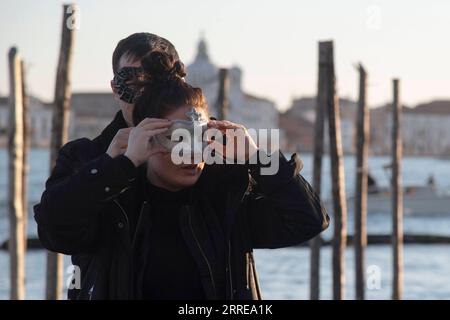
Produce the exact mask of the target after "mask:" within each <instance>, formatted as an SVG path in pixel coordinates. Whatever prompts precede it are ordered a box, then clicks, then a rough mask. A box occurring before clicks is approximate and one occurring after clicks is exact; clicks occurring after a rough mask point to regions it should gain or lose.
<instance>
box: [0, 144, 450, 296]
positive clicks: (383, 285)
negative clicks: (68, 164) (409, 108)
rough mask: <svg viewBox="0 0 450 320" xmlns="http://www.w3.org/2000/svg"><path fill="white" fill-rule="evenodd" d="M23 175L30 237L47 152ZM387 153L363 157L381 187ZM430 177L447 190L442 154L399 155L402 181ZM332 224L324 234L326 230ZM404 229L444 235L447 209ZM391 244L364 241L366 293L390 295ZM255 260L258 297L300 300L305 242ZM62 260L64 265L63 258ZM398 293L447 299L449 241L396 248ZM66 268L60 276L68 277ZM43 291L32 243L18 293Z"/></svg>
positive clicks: (0, 195)
mask: <svg viewBox="0 0 450 320" xmlns="http://www.w3.org/2000/svg"><path fill="white" fill-rule="evenodd" d="M301 158H302V159H303V161H304V164H305V166H304V169H303V171H302V174H303V175H304V176H305V178H306V179H308V180H309V179H310V178H311V175H312V157H311V155H309V154H305V155H301ZM30 160H31V161H30V167H31V168H30V175H29V189H28V190H29V209H30V213H29V214H30V219H29V229H28V234H29V235H30V236H36V224H35V223H34V220H33V218H32V205H33V204H35V203H37V202H38V201H39V197H40V195H41V193H42V190H43V187H44V183H45V180H46V178H47V176H48V166H49V165H48V164H49V154H48V151H47V150H40V149H34V150H32V151H31V155H30ZM389 160H390V159H389V157H383V156H380V157H371V158H370V160H369V167H370V171H371V174H372V175H373V176H374V177H375V178H376V179H377V181H378V183H379V184H380V185H381V186H387V185H388V183H389V181H388V174H387V173H386V172H384V170H383V165H385V164H388V163H389ZM344 165H345V174H346V189H347V194H348V195H351V194H352V193H353V184H354V172H355V169H354V167H355V160H354V157H352V156H346V157H345V160H344ZM0 172H1V174H0V242H3V241H4V240H6V239H8V236H9V224H8V219H7V217H8V215H7V206H6V197H7V178H8V177H7V172H8V168H7V152H6V150H4V149H0ZM329 175H330V172H329V158H328V157H324V168H323V176H324V179H323V180H324V181H323V187H322V190H323V198H327V197H328V196H329V195H330V191H331V186H330V180H329ZM430 175H433V176H434V179H435V182H436V186H437V188H438V190H439V192H441V193H444V194H448V193H449V192H450V161H449V160H440V159H434V158H428V157H406V158H404V160H403V183H404V185H411V184H414V185H420V184H425V183H426V181H427V179H428V177H429V176H430ZM348 216H349V217H348V218H349V220H348V230H349V233H353V213H352V212H349V213H348ZM367 227H368V233H369V234H376V233H378V234H380V233H383V234H386V233H389V232H390V230H391V217H390V215H389V214H386V213H373V214H370V215H369V216H368V224H367ZM332 229H333V226H332V225H330V228H329V229H328V230H327V231H326V232H325V233H324V237H325V238H330V237H331V235H332ZM404 230H405V233H422V234H435V235H447V236H450V213H449V214H443V215H438V216H427V215H417V216H405V218H404ZM391 257H392V250H391V247H390V246H387V245H373V246H369V247H368V249H367V254H366V267H367V268H368V279H369V283H368V289H367V298H368V299H390V296H391V275H392V273H391V269H392V259H391ZM255 259H256V264H257V269H258V273H259V280H260V284H261V288H262V293H263V298H264V299H308V295H309V287H308V286H309V249H308V248H306V247H295V248H283V249H275V250H256V252H255ZM65 264H66V267H68V266H69V265H70V260H69V257H66V258H65ZM346 264H347V268H346V270H347V271H346V276H347V277H346V279H347V281H346V298H347V299H353V298H354V291H353V284H354V272H353V265H354V259H353V250H352V247H350V248H348V249H347V254H346ZM404 270H405V274H404V298H406V299H450V245H405V249H404ZM68 276H69V275H67V277H68ZM331 277H332V272H331V248H330V247H324V248H323V249H322V255H321V298H322V299H330V298H331V290H332V288H331ZM44 291H45V252H44V251H43V250H32V251H30V252H28V254H27V256H26V298H27V299H43V298H44ZM8 297H9V257H8V254H7V252H5V251H0V299H8Z"/></svg>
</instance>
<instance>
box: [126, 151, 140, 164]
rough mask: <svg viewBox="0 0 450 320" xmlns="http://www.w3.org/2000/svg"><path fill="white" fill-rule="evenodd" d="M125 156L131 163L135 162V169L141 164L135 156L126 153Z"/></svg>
mask: <svg viewBox="0 0 450 320" xmlns="http://www.w3.org/2000/svg"><path fill="white" fill-rule="evenodd" d="M124 156H125V157H127V158H128V159H130V161H131V162H133V164H134V166H135V167H139V165H140V163H139V161H138V160H137V159H136V158H135V157H134V156H133V155H130V154H129V153H127V152H125V154H124Z"/></svg>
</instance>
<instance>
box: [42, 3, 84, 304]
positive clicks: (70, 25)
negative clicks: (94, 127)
mask: <svg viewBox="0 0 450 320" xmlns="http://www.w3.org/2000/svg"><path fill="white" fill-rule="evenodd" d="M76 8H77V7H76V6H75V5H64V6H63V10H64V11H63V21H62V31H61V47H60V51H59V61H58V70H57V74H56V84H55V101H54V110H53V118H52V137H51V151H50V152H51V154H50V170H52V169H53V167H54V166H55V162H56V158H57V156H58V151H59V149H60V148H61V147H62V146H63V145H64V144H65V143H66V142H67V138H68V127H69V109H70V99H71V94H72V93H71V90H70V89H71V82H70V81H71V74H72V61H73V48H74V43H75V24H74V19H76V10H77V9H76ZM62 276H63V259H62V255H61V254H57V253H54V252H48V255H47V288H46V298H47V299H48V300H56V299H61V297H62Z"/></svg>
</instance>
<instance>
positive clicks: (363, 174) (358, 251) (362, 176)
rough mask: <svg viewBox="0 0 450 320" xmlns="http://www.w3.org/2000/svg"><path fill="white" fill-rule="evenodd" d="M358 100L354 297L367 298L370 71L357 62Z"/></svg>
mask: <svg viewBox="0 0 450 320" xmlns="http://www.w3.org/2000/svg"><path fill="white" fill-rule="evenodd" d="M358 72H359V99H358V113H357V117H356V181H355V212H354V214H355V215H354V216H355V238H354V248H355V295H356V296H355V298H356V299H357V300H364V298H365V295H364V294H365V291H364V288H365V277H364V272H365V271H364V270H365V249H366V246H367V230H366V220H367V191H368V190H367V189H368V184H367V180H368V156H369V130H370V129H369V125H370V122H369V109H368V106H367V95H366V90H367V73H366V70H365V69H364V67H363V66H362V65H361V64H359V65H358Z"/></svg>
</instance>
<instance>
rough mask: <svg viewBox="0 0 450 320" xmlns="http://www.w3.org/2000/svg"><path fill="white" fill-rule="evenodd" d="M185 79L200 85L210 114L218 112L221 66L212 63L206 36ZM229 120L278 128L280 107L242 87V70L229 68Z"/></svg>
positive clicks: (216, 114)
mask: <svg viewBox="0 0 450 320" xmlns="http://www.w3.org/2000/svg"><path fill="white" fill-rule="evenodd" d="M187 71H188V75H187V77H186V81H187V82H189V83H190V84H191V85H193V86H196V87H200V88H201V89H202V90H203V93H204V94H205V96H206V100H207V102H208V107H209V110H210V114H211V115H212V116H215V117H217V116H218V110H217V106H216V103H217V96H218V91H219V67H217V66H216V65H215V64H213V63H212V61H211V59H210V57H209V55H208V51H207V44H206V42H205V40H204V39H201V40H200V42H199V43H198V49H197V54H196V57H195V59H194V61H193V62H192V63H191V64H190V65H188V67H187ZM229 103H230V106H229V108H230V109H229V113H228V117H227V118H228V120H230V121H233V122H236V123H240V124H243V125H245V126H246V127H247V128H254V129H275V128H278V110H277V108H276V107H275V104H274V103H273V102H272V101H270V100H268V99H265V98H261V97H257V96H254V95H251V94H248V93H246V92H244V91H243V89H242V70H241V69H240V68H239V67H236V66H233V67H232V68H230V87H229Z"/></svg>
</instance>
